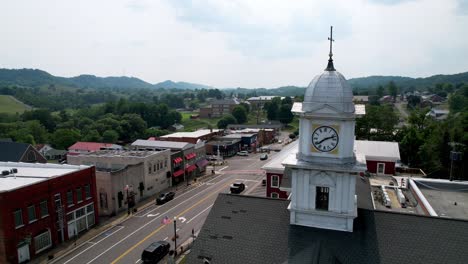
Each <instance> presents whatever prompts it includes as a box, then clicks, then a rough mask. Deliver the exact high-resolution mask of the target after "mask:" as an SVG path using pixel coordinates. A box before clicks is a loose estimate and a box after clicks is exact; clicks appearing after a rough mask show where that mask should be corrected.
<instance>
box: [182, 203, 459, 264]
mask: <svg viewBox="0 0 468 264" xmlns="http://www.w3.org/2000/svg"><path fill="white" fill-rule="evenodd" d="M288 205H289V201H288V200H281V199H271V198H261V197H253V196H243V195H231V194H220V195H219V196H218V199H217V200H216V202H215V204H214V205H213V208H212V209H211V211H210V214H209V215H208V218H207V219H206V221H205V224H204V226H203V228H202V230H201V232H200V234H199V237H198V238H197V239H196V240H195V243H194V246H193V248H192V251H191V253H190V254H189V255H188V258H187V263H203V258H206V259H208V260H210V263H212V264H213V263H342V264H345V263H392V264H393V263H424V264H428V263H466V262H467V260H468V250H466V245H468V221H464V220H457V219H446V218H438V217H427V216H421V215H414V214H402V213H395V212H384V211H375V210H369V209H362V208H360V209H358V217H357V218H356V219H355V220H354V230H353V232H343V231H334V230H327V229H320V228H311V227H304V226H297V225H290V224H289V211H288V210H287V206H288Z"/></svg>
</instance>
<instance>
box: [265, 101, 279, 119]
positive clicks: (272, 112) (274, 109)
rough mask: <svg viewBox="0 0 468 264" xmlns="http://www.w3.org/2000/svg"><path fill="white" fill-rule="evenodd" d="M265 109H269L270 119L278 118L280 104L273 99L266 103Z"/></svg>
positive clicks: (268, 115) (268, 116)
mask: <svg viewBox="0 0 468 264" xmlns="http://www.w3.org/2000/svg"><path fill="white" fill-rule="evenodd" d="M264 109H265V110H266V111H267V118H268V120H276V115H277V114H278V104H276V103H274V102H273V101H271V102H267V103H265V106H264Z"/></svg>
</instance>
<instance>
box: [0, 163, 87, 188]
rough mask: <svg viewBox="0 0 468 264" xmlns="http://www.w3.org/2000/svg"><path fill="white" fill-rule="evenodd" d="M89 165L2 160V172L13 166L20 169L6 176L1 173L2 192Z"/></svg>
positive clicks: (0, 170) (0, 164) (0, 165)
mask: <svg viewBox="0 0 468 264" xmlns="http://www.w3.org/2000/svg"><path fill="white" fill-rule="evenodd" d="M89 167H90V166H85V165H80V166H76V165H60V164H51V163H23V162H0V172H3V171H5V170H7V171H10V170H11V169H13V168H15V169H17V170H18V172H17V173H15V174H10V175H8V176H6V177H5V176H2V175H0V192H2V191H10V190H13V189H17V188H21V187H25V186H28V185H31V184H34V183H38V182H41V181H45V180H47V179H49V178H51V177H55V176H62V175H65V174H69V173H71V172H75V171H78V170H83V169H86V168H89Z"/></svg>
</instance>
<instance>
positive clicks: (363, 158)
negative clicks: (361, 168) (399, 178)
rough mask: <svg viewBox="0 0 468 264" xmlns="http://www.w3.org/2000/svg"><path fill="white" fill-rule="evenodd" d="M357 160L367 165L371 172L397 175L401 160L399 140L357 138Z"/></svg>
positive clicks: (355, 147)
mask: <svg viewBox="0 0 468 264" xmlns="http://www.w3.org/2000/svg"><path fill="white" fill-rule="evenodd" d="M354 153H355V155H356V160H357V161H358V162H361V163H365V164H366V165H367V170H368V171H369V172H370V173H375V174H378V175H395V173H396V169H395V167H396V163H397V162H399V161H400V149H399V147H398V143H397V142H387V141H367V140H355V141H354Z"/></svg>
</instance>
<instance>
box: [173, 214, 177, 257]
mask: <svg viewBox="0 0 468 264" xmlns="http://www.w3.org/2000/svg"><path fill="white" fill-rule="evenodd" d="M173 222H174V258H176V257H177V223H176V222H177V217H176V216H174V221H173Z"/></svg>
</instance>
